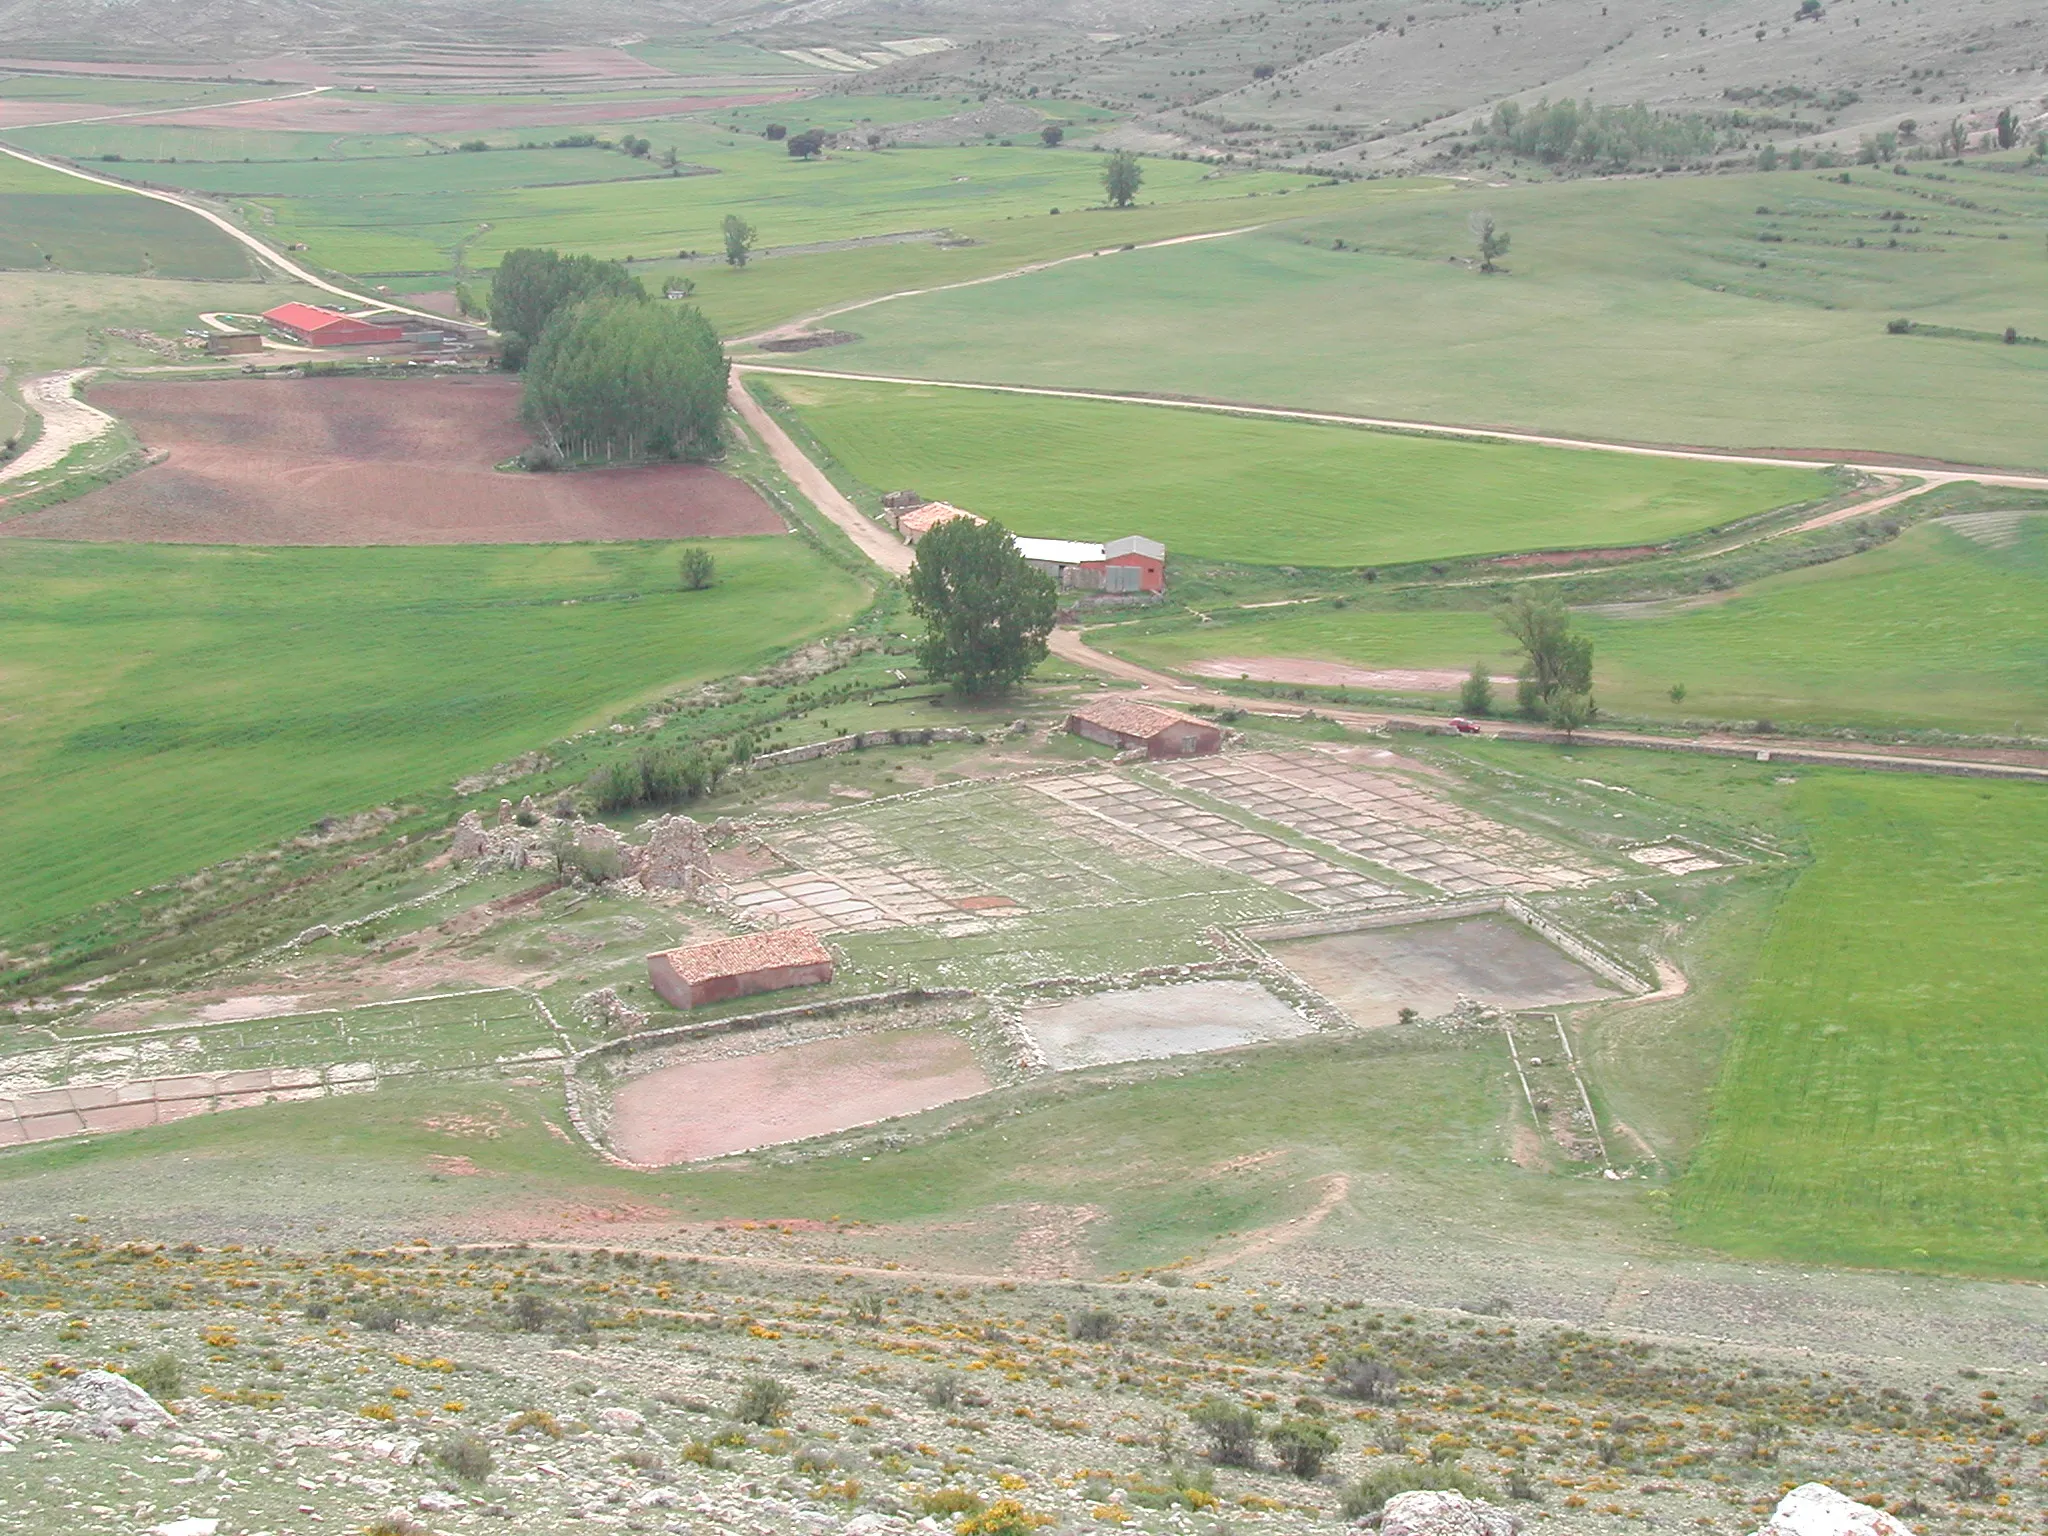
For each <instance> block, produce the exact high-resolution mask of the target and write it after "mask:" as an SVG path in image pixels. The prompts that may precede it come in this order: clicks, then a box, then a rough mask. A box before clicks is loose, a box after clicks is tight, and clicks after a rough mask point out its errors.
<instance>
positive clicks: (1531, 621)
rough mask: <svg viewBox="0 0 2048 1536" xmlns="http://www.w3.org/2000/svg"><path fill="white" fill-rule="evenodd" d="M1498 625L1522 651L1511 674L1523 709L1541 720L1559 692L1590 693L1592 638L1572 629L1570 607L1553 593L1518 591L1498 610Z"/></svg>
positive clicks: (1589, 703) (1588, 695)
mask: <svg viewBox="0 0 2048 1536" xmlns="http://www.w3.org/2000/svg"><path fill="white" fill-rule="evenodd" d="M1500 622H1501V627H1502V628H1503V629H1505V630H1506V631H1507V632H1508V634H1509V635H1511V636H1512V637H1513V638H1514V642H1515V645H1516V646H1517V648H1519V649H1520V651H1521V653H1522V670H1521V672H1520V674H1519V675H1518V676H1517V677H1516V679H1515V683H1516V694H1517V702H1518V703H1519V704H1520V705H1521V709H1522V713H1523V714H1525V715H1528V716H1529V717H1531V718H1532V719H1540V718H1542V717H1543V716H1544V715H1545V713H1546V712H1547V711H1548V710H1549V709H1550V707H1551V705H1552V703H1553V702H1554V701H1556V700H1557V699H1558V698H1559V697H1560V696H1561V695H1564V694H1578V695H1583V696H1584V697H1585V699H1586V706H1587V708H1589V709H1590V708H1591V707H1592V696H1593V642H1592V641H1591V640H1590V639H1589V638H1587V637H1586V636H1585V635H1580V634H1574V633H1573V632H1572V616H1571V610H1569V609H1568V608H1566V607H1565V605H1564V604H1563V603H1561V602H1559V601H1558V600H1557V599H1556V598H1538V597H1535V596H1533V595H1532V594H1530V593H1528V592H1517V593H1516V594H1515V595H1514V596H1513V597H1511V598H1509V599H1508V603H1507V606H1506V607H1505V608H1503V609H1502V610H1501V615H1500Z"/></svg>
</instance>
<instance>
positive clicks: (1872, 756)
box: [1050, 629, 2048, 784]
mask: <svg viewBox="0 0 2048 1536" xmlns="http://www.w3.org/2000/svg"><path fill="white" fill-rule="evenodd" d="M1050 644H1051V647H1052V651H1053V654H1054V655H1056V656H1058V657H1060V658H1061V659H1062V660H1065V661H1070V662H1073V663H1074V664H1075V665H1076V666H1080V667H1087V668H1089V669H1090V670H1091V671H1095V672H1100V673H1102V674H1103V675H1104V676H1107V677H1115V678H1121V679H1123V680H1124V681H1126V682H1134V683H1137V684H1138V685H1139V689H1138V692H1139V695H1140V696H1141V697H1146V698H1148V699H1149V700H1150V702H1152V703H1155V704H1159V705H1162V706H1167V707H1179V708H1185V707H1186V706H1187V705H1189V704H1191V703H1193V704H1206V705H1211V706H1214V707H1216V708H1218V709H1240V710H1243V711H1244V712H1245V713H1246V714H1249V715H1260V716H1265V717H1267V718H1274V719H1286V718H1300V717H1301V716H1302V715H1303V714H1305V713H1308V712H1309V711H1306V710H1294V709H1278V708H1274V707H1272V706H1271V705H1269V704H1263V703H1262V702H1261V701H1259V700H1253V699H1245V698H1240V697H1238V696H1236V695H1234V694H1227V693H1215V692H1211V691H1209V690H1208V689H1205V688H1202V687H1199V686H1198V685H1196V684H1194V683H1186V682H1182V681H1181V680H1180V679H1178V678H1175V677H1171V676H1169V675H1168V674H1166V673H1164V672H1155V671H1153V670H1152V669H1151V668H1149V667H1142V666H1139V665H1138V664H1137V663H1136V662H1133V661H1126V660H1124V659H1123V658H1122V657H1121V656H1111V655H1109V654H1108V653H1107V652H1104V651H1098V650H1096V649H1095V648H1094V647H1093V646H1091V645H1090V644H1088V642H1087V641H1086V640H1084V639H1082V638H1081V635H1080V633H1079V631H1077V630H1071V629H1056V630H1054V631H1053V634H1052V639H1051V642H1050ZM1313 713H1314V714H1316V715H1317V716H1318V717H1319V718H1321V719H1324V720H1334V721H1336V722H1337V723H1338V724H1340V725H1347V726H1352V727H1355V728H1358V729H1363V730H1379V729H1384V728H1386V727H1388V726H1393V727H1396V728H1406V729H1409V730H1416V731H1430V732H1436V733H1441V732H1443V730H1444V729H1445V725H1444V722H1443V721H1442V720H1440V719H1434V718H1430V717H1416V716H1412V715H1400V714H1390V713H1385V712H1382V711H1378V710H1366V709H1346V708H1341V707H1333V706H1331V705H1327V704H1318V705H1316V706H1315V708H1314V711H1313ZM1485 733H1486V734H1487V735H1488V736H1497V737H1501V738H1504V739H1506V740H1510V741H1540V742H1550V743H1556V742H1561V741H1563V740H1564V738H1563V737H1562V736H1561V735H1560V734H1559V733H1558V732H1556V731H1554V730H1549V729H1546V728H1544V727H1542V726H1534V725H1517V724H1513V723H1509V722H1505V721H1491V720H1490V721H1488V722H1487V723H1486V726H1485ZM1573 740H1575V741H1577V742H1579V743H1582V744H1583V745H1586V746H1589V747H1594V746H1597V747H1650V748H1654V749H1656V750H1660V751H1665V752H1699V753H1704V754H1706V755H1708V756H1711V757H1744V758H1750V759H1753V760H1760V761H1761V760H1768V761H1771V762H1776V763H1788V764H1799V765H1806V766H1816V767H1825V766H1831V765H1839V766H1842V767H1847V768H1884V769H1892V770H1895V771H1898V772H1904V773H1954V774H1972V775H1976V776H1978V777H1980V778H1998V779H2026V780H2031V781H2033V782H2035V783H2040V784H2048V767H2039V766H2036V765H2034V764H2031V763H2015V762H2010V761H2000V760H1999V759H2000V758H2001V757H2004V758H2009V757H2011V756H2013V754H2011V753H1993V752H1985V753H1981V754H1980V753H1972V752H1970V751H1969V750H1967V749H1959V750H1956V751H1952V752H1948V753H1946V754H1943V755H1939V756H1936V755H1921V754H1914V753H1906V752H1883V751H1878V750H1876V749H1872V750H1870V751H1855V750H1852V749H1845V748H1842V747H1837V746H1831V745H1823V744H1820V743H1816V742H1805V741H1797V740H1785V739H1781V738H1777V737H1769V738H1761V739H1759V738H1750V737H1725V738H1724V737H1704V736H1651V735H1646V734H1639V733H1637V732H1633V731H1579V732H1577V733H1576V735H1575V736H1574V737H1573Z"/></svg>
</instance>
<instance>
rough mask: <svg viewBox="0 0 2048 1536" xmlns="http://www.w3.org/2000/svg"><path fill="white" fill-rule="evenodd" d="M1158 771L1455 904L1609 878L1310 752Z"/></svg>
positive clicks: (1474, 816) (1563, 854) (1517, 834)
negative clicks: (1454, 899) (1452, 898)
mask: <svg viewBox="0 0 2048 1536" xmlns="http://www.w3.org/2000/svg"><path fill="white" fill-rule="evenodd" d="M1155 771H1156V772H1158V773H1160V774H1161V775H1163V776H1164V777H1165V778H1167V779H1169V780H1171V781H1172V782H1173V783H1175V784H1177V785H1179V786H1181V787H1182V788H1185V789H1193V790H1199V791H1200V792H1201V793H1203V794H1205V795H1213V796H1214V797H1215V798H1216V799H1218V800H1222V801H1224V802H1226V803H1228V804H1230V805H1235V806H1239V807H1241V808H1242V809H1244V810H1246V811H1249V812H1250V813H1251V814H1253V815H1255V816H1257V817H1259V818H1261V819H1262V820H1265V821H1270V822H1273V823H1275V824H1276V825H1278V826H1283V827H1286V828H1288V829H1289V830H1291V831H1295V832H1299V833H1300V834H1301V835H1302V836H1304V837H1312V838H1314V839H1315V840H1316V841H1317V842H1320V843H1325V844H1327V845H1329V846H1330V847H1332V848H1338V849H1342V850H1343V851H1344V852H1345V853H1348V854H1352V855H1353V856H1355V857H1357V858H1361V859H1364V860H1366V861H1367V862H1369V863H1373V864H1377V865H1379V866H1381V867H1382V868H1384V869H1391V870H1394V871H1397V872H1398V873H1400V874H1403V875H1406V876H1407V877H1408V878H1409V879H1411V880H1417V881H1420V882H1421V883H1422V884H1424V885H1429V886H1434V887H1435V888H1436V889H1437V890H1440V891H1443V892H1446V893H1447V894H1449V895H1452V896H1477V895H1483V894H1485V893H1487V892H1490V891H1549V890H1559V889H1568V888H1573V887H1578V886H1584V885H1591V884H1593V883H1594V882H1596V881H1599V880H1604V879H1608V878H1610V877H1611V875H1612V873H1613V872H1612V871H1608V870H1603V869H1601V868H1600V867H1598V866H1597V865H1594V864H1592V863H1590V862H1584V861H1580V860H1577V859H1575V858H1574V857H1572V855H1571V854H1570V853H1569V852H1568V851H1567V850H1565V849H1564V848H1562V847H1560V846H1559V845H1558V844H1556V843H1553V842H1551V841H1550V840H1549V839H1548V838H1544V837H1538V836H1537V835H1536V834H1534V833H1532V832H1524V831H1521V830H1520V829H1518V828H1515V827H1509V826H1504V825H1502V824H1501V823H1499V822H1497V821H1490V820H1488V819H1487V818H1486V817H1484V816H1481V815H1479V814H1478V813H1477V812H1474V811H1468V810H1466V809H1465V808H1464V807H1463V806H1460V805H1455V804H1453V803H1451V802H1450V801H1447V800H1439V799H1438V798H1437V797H1436V796H1434V795H1431V794H1428V793H1426V792H1425V791H1423V790H1421V789H1418V788H1417V787H1416V786H1415V785H1413V784H1410V783H1408V782H1407V781H1405V780H1403V779H1397V778H1394V777H1392V776H1390V775H1386V774H1377V773H1367V772H1364V771H1362V770H1359V769H1356V768H1349V767H1346V766H1344V765H1343V764H1341V763H1336V762H1331V761H1329V760H1328V759H1324V758H1319V757H1315V756H1311V755H1308V754H1305V753H1296V754H1282V753H1277V752H1251V753H1245V754H1243V755H1241V756H1240V755H1231V756H1227V757H1207V758H1200V759H1190V760H1187V761H1184V762H1178V763H1171V764H1158V765H1155Z"/></svg>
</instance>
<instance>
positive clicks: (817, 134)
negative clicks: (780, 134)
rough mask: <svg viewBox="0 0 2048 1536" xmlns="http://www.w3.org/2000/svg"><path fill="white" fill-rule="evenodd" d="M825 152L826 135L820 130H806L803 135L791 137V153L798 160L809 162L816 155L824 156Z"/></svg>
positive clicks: (797, 134) (792, 135)
mask: <svg viewBox="0 0 2048 1536" xmlns="http://www.w3.org/2000/svg"><path fill="white" fill-rule="evenodd" d="M824 150H825V135H824V133H823V131H822V130H820V129H817V128H806V129H805V130H804V131H803V132H802V133H792V134H791V135H790V136H789V152H790V154H791V155H792V156H794V157H795V158H796V159H798V160H809V159H810V158H812V157H813V156H814V155H820V154H823V153H824Z"/></svg>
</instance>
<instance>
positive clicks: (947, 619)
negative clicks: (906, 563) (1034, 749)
mask: <svg viewBox="0 0 2048 1536" xmlns="http://www.w3.org/2000/svg"><path fill="white" fill-rule="evenodd" d="M905 583H906V585H907V586H908V588H909V591H910V609H911V612H913V613H915V614H916V615H917V616H918V617H919V618H921V619H923V620H924V623H925V633H924V639H923V640H922V641H920V642H919V644H918V648H917V659H918V664H919V665H920V666H922V667H923V668H924V670H925V673H926V675H927V676H930V677H934V678H942V679H944V680H945V681H947V682H950V683H953V684H955V685H956V686H958V687H959V688H960V689H961V690H962V691H963V692H965V693H970V694H979V693H993V692H995V691H997V690H998V689H1002V688H1008V687H1011V686H1013V685H1014V684H1016V683H1018V682H1020V681H1022V680H1023V677H1024V675H1025V674H1026V673H1027V672H1029V671H1030V670H1031V669H1032V668H1033V667H1035V666H1037V665H1038V664H1039V663H1040V662H1041V661H1043V660H1045V657H1046V644H1045V637H1046V636H1047V635H1049V634H1051V633H1052V623H1053V615H1054V612H1055V611H1056V609H1057V608H1058V606H1059V589H1058V588H1057V587H1056V586H1054V585H1053V579H1052V578H1051V577H1050V576H1048V575H1046V574H1045V573H1044V572H1043V571H1039V570H1034V569H1033V568H1032V566H1031V565H1030V564H1029V562H1027V561H1026V560H1025V558H1024V557H1023V556H1022V555H1021V554H1019V553H1018V552H1017V545H1016V543H1015V541H1014V540H1012V539H1011V537H1010V531H1009V530H1008V529H1007V528H1005V527H1004V526H1003V525H1002V524H1001V523H977V522H974V521H972V520H971V519H969V518H964V517H956V518H952V519H950V520H949V521H947V522H943V523H940V524H939V525H938V526H937V527H936V528H934V529H932V531H931V532H929V533H927V534H926V535H925V536H924V537H923V538H922V539H920V540H919V541H918V545H917V563H916V564H915V565H913V566H911V568H910V574H909V576H908V577H906V578H905Z"/></svg>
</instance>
